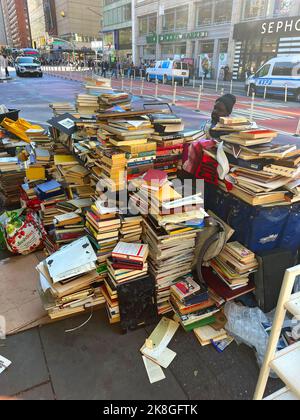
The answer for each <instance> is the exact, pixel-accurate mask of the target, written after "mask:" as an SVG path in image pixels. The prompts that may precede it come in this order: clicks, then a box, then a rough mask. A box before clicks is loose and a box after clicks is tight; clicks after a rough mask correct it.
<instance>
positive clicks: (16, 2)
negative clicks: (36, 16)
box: [1, 0, 31, 48]
mask: <svg viewBox="0 0 300 420" xmlns="http://www.w3.org/2000/svg"><path fill="white" fill-rule="evenodd" d="M1 4H2V10H3V17H4V25H5V30H6V35H7V44H8V45H9V46H10V47H12V48H28V47H31V35H30V24H29V16H28V8H27V0H1Z"/></svg>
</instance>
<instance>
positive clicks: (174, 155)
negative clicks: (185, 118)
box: [151, 114, 184, 178]
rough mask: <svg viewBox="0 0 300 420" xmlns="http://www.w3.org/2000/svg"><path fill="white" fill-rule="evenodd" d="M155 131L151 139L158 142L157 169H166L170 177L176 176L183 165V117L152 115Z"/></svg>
mask: <svg viewBox="0 0 300 420" xmlns="http://www.w3.org/2000/svg"><path fill="white" fill-rule="evenodd" d="M151 121H152V123H153V125H154V130H155V133H154V134H153V135H152V136H151V140H152V141H155V142H156V143H157V157H156V161H155V165H154V167H155V169H159V170H162V171H165V172H166V173H167V174H168V175H169V177H170V178H175V177H176V174H177V170H178V169H179V168H181V165H182V152H183V143H184V136H183V130H184V125H183V123H182V119H181V118H178V117H177V116H176V115H174V114H154V115H151Z"/></svg>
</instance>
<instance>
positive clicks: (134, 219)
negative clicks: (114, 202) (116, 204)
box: [120, 214, 143, 243]
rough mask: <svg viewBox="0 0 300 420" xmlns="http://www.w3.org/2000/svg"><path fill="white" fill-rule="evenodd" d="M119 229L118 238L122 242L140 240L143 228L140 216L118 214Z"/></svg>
mask: <svg viewBox="0 0 300 420" xmlns="http://www.w3.org/2000/svg"><path fill="white" fill-rule="evenodd" d="M120 219H121V229H120V240H121V241H123V242H127V243H130V242H140V241H141V237H142V233H143V228H142V223H143V218H142V216H132V215H130V214H129V215H123V214H120Z"/></svg>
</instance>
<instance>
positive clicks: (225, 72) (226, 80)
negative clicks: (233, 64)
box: [224, 64, 230, 82]
mask: <svg viewBox="0 0 300 420" xmlns="http://www.w3.org/2000/svg"><path fill="white" fill-rule="evenodd" d="M229 73H230V69H229V66H228V64H227V65H226V66H225V67H224V81H225V82H228V81H229Z"/></svg>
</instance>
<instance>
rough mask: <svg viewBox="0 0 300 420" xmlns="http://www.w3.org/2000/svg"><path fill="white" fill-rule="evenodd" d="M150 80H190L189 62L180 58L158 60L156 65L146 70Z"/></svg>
mask: <svg viewBox="0 0 300 420" xmlns="http://www.w3.org/2000/svg"><path fill="white" fill-rule="evenodd" d="M146 75H147V78H148V79H149V80H152V81H153V80H155V79H157V80H159V81H161V82H162V81H163V82H165V83H167V82H172V81H175V82H176V81H179V82H181V81H182V80H184V81H185V82H188V81H189V79H190V71H189V66H188V64H187V63H183V62H182V61H178V60H165V61H156V63H155V65H154V67H149V68H148V69H147V70H146Z"/></svg>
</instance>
